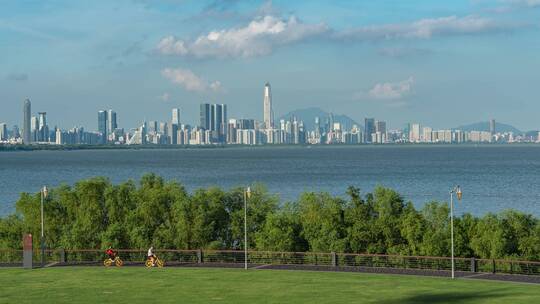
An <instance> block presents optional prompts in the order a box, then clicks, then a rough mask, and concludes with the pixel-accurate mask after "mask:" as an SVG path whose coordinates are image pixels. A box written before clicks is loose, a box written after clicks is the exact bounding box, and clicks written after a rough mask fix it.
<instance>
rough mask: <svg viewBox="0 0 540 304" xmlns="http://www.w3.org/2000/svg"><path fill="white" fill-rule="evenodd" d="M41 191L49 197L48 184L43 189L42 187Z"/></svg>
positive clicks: (44, 195) (45, 196)
mask: <svg viewBox="0 0 540 304" xmlns="http://www.w3.org/2000/svg"><path fill="white" fill-rule="evenodd" d="M41 192H42V193H43V197H44V198H47V196H48V195H49V189H47V186H43V189H41Z"/></svg>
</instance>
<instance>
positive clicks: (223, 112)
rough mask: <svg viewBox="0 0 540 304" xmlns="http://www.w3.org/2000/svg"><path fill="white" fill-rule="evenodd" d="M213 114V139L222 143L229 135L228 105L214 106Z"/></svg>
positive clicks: (211, 127) (211, 128) (211, 126)
mask: <svg viewBox="0 0 540 304" xmlns="http://www.w3.org/2000/svg"><path fill="white" fill-rule="evenodd" d="M211 114H212V117H211V121H212V122H211V125H210V130H211V131H212V137H213V138H214V139H215V140H217V141H218V142H220V143H222V142H224V141H225V137H226V135H227V105H224V104H213V105H212V110H211Z"/></svg>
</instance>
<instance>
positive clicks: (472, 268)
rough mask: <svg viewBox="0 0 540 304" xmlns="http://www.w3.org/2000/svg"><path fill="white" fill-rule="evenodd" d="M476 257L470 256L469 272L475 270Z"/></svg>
mask: <svg viewBox="0 0 540 304" xmlns="http://www.w3.org/2000/svg"><path fill="white" fill-rule="evenodd" d="M476 269H477V268H476V259H475V258H474V257H473V258H471V272H476Z"/></svg>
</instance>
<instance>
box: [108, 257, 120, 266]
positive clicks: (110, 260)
mask: <svg viewBox="0 0 540 304" xmlns="http://www.w3.org/2000/svg"><path fill="white" fill-rule="evenodd" d="M113 264H114V265H116V267H122V266H124V261H122V259H121V258H120V257H115V258H114V260H113V259H111V258H108V259H106V260H105V261H103V266H105V267H110V266H112V265H113Z"/></svg>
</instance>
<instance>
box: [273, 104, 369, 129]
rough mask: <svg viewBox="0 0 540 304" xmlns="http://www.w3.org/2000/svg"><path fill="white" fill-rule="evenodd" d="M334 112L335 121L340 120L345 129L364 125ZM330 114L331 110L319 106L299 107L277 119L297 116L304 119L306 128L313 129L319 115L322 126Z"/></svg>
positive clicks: (277, 121) (288, 118)
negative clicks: (327, 110)
mask: <svg viewBox="0 0 540 304" xmlns="http://www.w3.org/2000/svg"><path fill="white" fill-rule="evenodd" d="M333 114H334V122H339V123H341V124H343V125H345V129H350V128H352V126H353V125H357V126H358V127H359V128H363V125H361V124H359V123H358V122H357V121H355V120H354V119H352V118H350V117H349V116H347V115H343V114H335V113H333ZM329 115H330V112H326V111H325V110H323V109H321V108H317V107H313V108H304V109H297V110H293V111H290V112H288V113H286V114H284V115H282V116H280V117H279V118H278V119H277V120H276V123H277V124H279V121H280V120H282V119H284V120H290V119H292V118H293V117H296V119H298V120H302V121H304V127H305V128H306V130H313V129H314V128H315V117H319V119H320V124H321V127H322V126H324V124H325V123H326V119H327V118H328V116H329Z"/></svg>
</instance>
